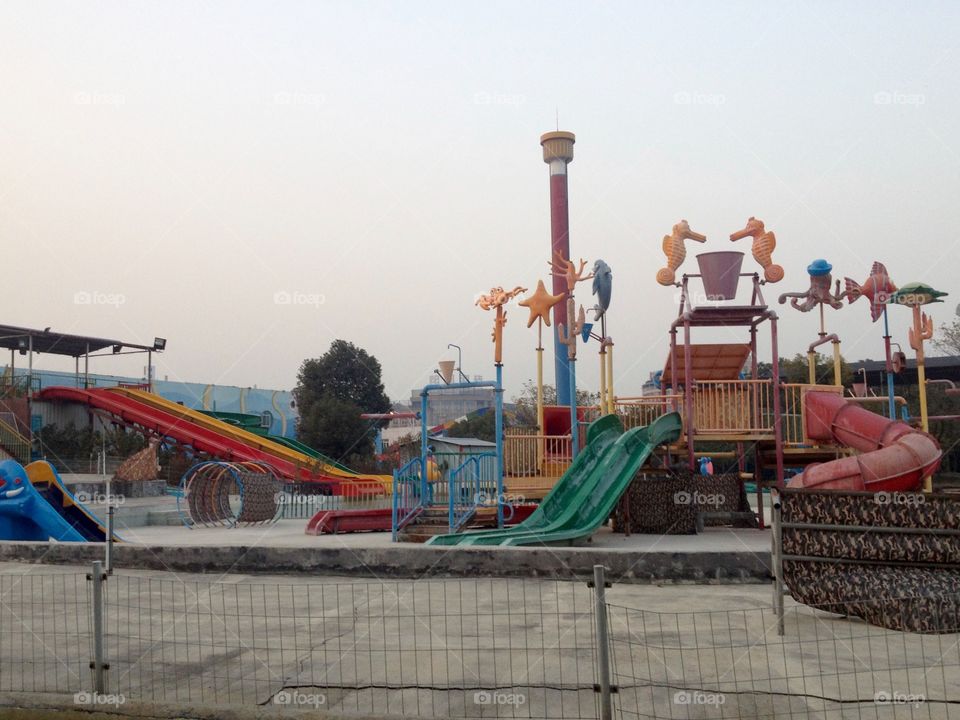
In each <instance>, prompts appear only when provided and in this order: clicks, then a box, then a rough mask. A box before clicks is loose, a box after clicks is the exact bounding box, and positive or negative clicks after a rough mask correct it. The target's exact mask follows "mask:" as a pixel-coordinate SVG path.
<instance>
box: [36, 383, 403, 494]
mask: <svg viewBox="0 0 960 720" xmlns="http://www.w3.org/2000/svg"><path fill="white" fill-rule="evenodd" d="M37 397H38V399H40V400H51V401H66V402H77V403H83V404H85V405H87V406H89V407H92V408H95V409H97V410H101V411H104V412H106V413H109V414H110V415H112V416H113V417H115V418H117V419H119V420H121V421H122V422H124V423H128V424H132V425H138V426H140V427H143V428H146V429H147V430H149V431H151V432H154V433H156V434H158V435H162V436H164V437H169V438H171V439H172V440H174V441H176V442H179V443H182V444H184V445H188V446H190V447H193V448H194V449H195V450H197V451H199V452H203V453H207V454H209V455H212V456H213V457H216V458H220V459H222V460H238V461H247V462H249V461H259V462H265V463H267V464H269V465H270V466H271V467H273V468H274V469H276V471H277V472H278V473H279V474H280V475H282V476H283V477H285V478H287V479H290V480H304V481H308V482H322V483H326V484H329V485H330V486H331V490H332V491H333V493H334V494H341V493H340V490H341V488H342V486H350V488H351V489H354V490H355V489H357V487H358V486H363V488H364V489H365V492H368V493H369V494H373V492H374V491H377V492H378V493H379V494H386V493H388V492H389V491H390V483H391V482H392V478H391V477H390V476H389V475H362V474H357V473H351V472H349V471H344V470H341V469H340V468H338V467H333V466H331V465H328V464H327V463H324V462H322V461H320V460H317V459H315V458H312V457H309V456H308V455H304V454H303V453H300V452H298V451H296V450H292V449H290V448H288V447H285V446H283V445H278V444H277V443H275V442H272V441H270V440H267V439H266V438H263V437H261V436H258V435H255V434H253V433H250V432H247V431H245V430H243V429H241V428H239V427H237V426H234V425H230V424H228V423H225V422H221V421H220V420H217V419H215V418H212V417H210V416H208V415H205V414H204V413H202V412H199V411H197V410H191V409H190V408H186V407H184V406H183V405H179V404H177V403H175V402H171V401H169V400H165V399H164V398H161V397H160V396H158V395H154V394H153V393H148V392H144V391H142V390H131V389H128V388H102V389H94V390H81V389H77V388H71V387H48V388H45V389H43V390H41V391H40V392H39V393H38V395H37Z"/></svg>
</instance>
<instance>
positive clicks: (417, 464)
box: [391, 457, 425, 541]
mask: <svg viewBox="0 0 960 720" xmlns="http://www.w3.org/2000/svg"><path fill="white" fill-rule="evenodd" d="M422 475H423V463H422V462H421V461H420V458H418V457H417V458H413V460H411V461H410V462H408V463H407V464H406V465H404V466H403V467H401V468H400V469H399V470H394V471H393V504H392V513H391V517H392V527H393V539H394V541H396V539H397V533H398V532H399V531H400V530H401V529H402V528H403V527H404V526H405V525H406V524H407V523H408V522H410V521H411V520H412V519H413V518H414V517H415V516H416V515H417V513H418V512H419V511H420V510H421V509H422V508H423V503H424V501H425V498H423V497H422V495H423V492H422V486H423V480H422Z"/></svg>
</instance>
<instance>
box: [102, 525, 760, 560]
mask: <svg viewBox="0 0 960 720" xmlns="http://www.w3.org/2000/svg"><path fill="white" fill-rule="evenodd" d="M306 524H307V523H306V520H279V521H277V522H276V523H275V524H273V525H266V526H254V527H238V528H195V529H190V528H186V527H183V526H182V525H181V526H175V525H170V526H160V525H148V526H142V527H141V526H136V527H123V526H122V525H121V524H119V523H118V525H117V531H118V532H119V533H120V534H121V535H122V536H123V538H124V540H126V541H128V542H132V543H140V544H144V545H162V546H171V547H174V546H181V545H191V546H194V545H215V546H224V545H229V546H264V547H310V548H318V547H319V548H323V547H330V548H334V547H336V548H339V547H349V548H384V547H389V546H391V545H393V544H394V543H392V542H391V540H390V533H389V532H363V533H346V534H340V535H307V534H305V533H304V529H305V528H306ZM398 544H399V545H404V546H408V547H409V546H416V543H398ZM588 546H589V547H591V548H593V549H598V550H599V549H604V550H614V551H625V552H651V551H657V552H695V551H705V550H709V551H711V552H742V551H749V552H756V553H769V552H770V532H769V531H768V530H734V529H730V528H707V529H706V530H705V531H704V532H703V533H702V534H701V535H631V536H629V537H626V536H624V535H622V534H620V533H614V532H612V531H611V530H610V529H609V528H604V529H602V530H601V531H600V532H598V533H597V534H596V535H595V536H594V537H593V539H592V540H591V541H590V543H589V544H588Z"/></svg>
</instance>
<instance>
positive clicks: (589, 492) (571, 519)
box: [427, 413, 683, 545]
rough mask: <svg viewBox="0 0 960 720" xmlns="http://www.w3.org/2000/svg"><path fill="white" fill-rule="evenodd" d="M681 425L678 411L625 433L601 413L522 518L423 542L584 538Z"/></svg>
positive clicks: (541, 542)
mask: <svg viewBox="0 0 960 720" xmlns="http://www.w3.org/2000/svg"><path fill="white" fill-rule="evenodd" d="M682 429H683V425H682V422H681V420H680V415H679V414H678V413H667V414H666V415H662V416H660V417H659V418H657V419H656V420H655V421H654V422H653V423H651V424H650V425H649V426H647V427H642V428H633V429H631V430H628V431H627V432H623V426H622V425H621V424H620V420H619V419H618V418H617V417H616V416H615V415H605V416H604V417H602V418H600V419H599V420H596V421H595V422H593V423H592V424H591V425H590V427H589V429H588V430H587V446H586V447H585V448H584V449H583V450H582V451H581V452H580V453H579V454H578V455H577V458H576V460H574V462H573V463H572V464H571V465H570V467H569V468H568V469H567V472H565V473H564V474H563V477H561V478H560V480H558V481H557V484H556V485H555V486H554V488H553V490H551V491H550V493H549V494H548V495H547V497H545V498H544V500H543V502H542V503H540V507H539V508H537V510H536V511H535V512H534V513H533V514H532V515H531V516H530V517H529V518H527V520H525V521H524V522H522V523H521V524H520V525H517V526H516V527H514V528H510V529H507V530H488V531H479V532H470V533H461V534H455V535H437V536H436V537H434V538H431V539H430V540H429V541H428V542H427V544H428V545H547V544H571V543H574V542H575V541H577V540H582V539H585V538H588V537H590V536H591V535H592V534H593V533H595V532H596V531H597V530H598V529H599V528H600V526H601V525H603V524H604V523H605V522H606V521H607V519H608V518H609V517H610V513H611V512H612V511H613V508H614V505H616V504H617V501H618V500H619V499H620V496H621V495H623V493H624V491H625V490H626V489H627V487H628V486H629V485H630V482H631V481H632V480H633V478H634V477H635V476H636V474H637V472H638V471H639V470H640V468H641V467H643V464H644V463H645V462H646V461H647V459H648V458H649V457H650V454H651V453H652V452H653V451H654V449H655V448H656V447H657V446H659V445H662V444H663V443H668V442H675V441H676V440H677V439H678V438H679V437H680V433H681V431H682Z"/></svg>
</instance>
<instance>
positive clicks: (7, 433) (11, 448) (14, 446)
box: [0, 419, 31, 463]
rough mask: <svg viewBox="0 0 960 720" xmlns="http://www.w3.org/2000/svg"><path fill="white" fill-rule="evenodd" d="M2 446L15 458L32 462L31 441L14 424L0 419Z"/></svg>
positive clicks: (0, 443)
mask: <svg viewBox="0 0 960 720" xmlns="http://www.w3.org/2000/svg"><path fill="white" fill-rule="evenodd" d="M0 448H3V449H4V450H6V451H7V453H9V454H10V456H11V457H13V458H14V459H15V460H17V461H18V462H21V463H28V462H30V451H31V443H30V439H29V438H26V437H24V436H23V435H21V434H20V432H19V431H18V430H17V428H15V427H14V426H13V425H11V424H9V423H8V422H6V421H5V420H2V419H0Z"/></svg>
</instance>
